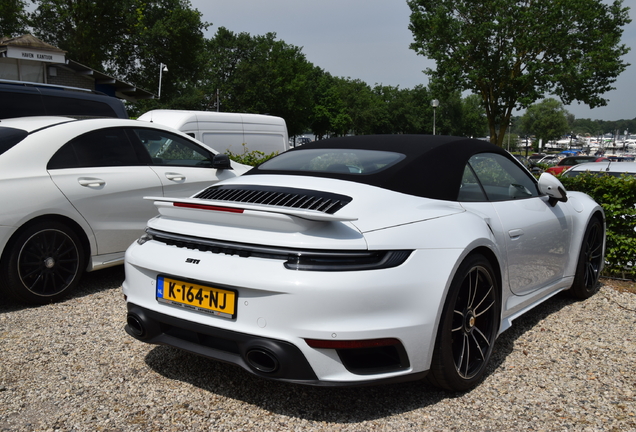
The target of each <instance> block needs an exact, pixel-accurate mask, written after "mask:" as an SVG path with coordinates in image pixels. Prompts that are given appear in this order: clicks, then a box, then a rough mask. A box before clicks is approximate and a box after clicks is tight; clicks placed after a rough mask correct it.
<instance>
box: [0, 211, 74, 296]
mask: <svg viewBox="0 0 636 432" xmlns="http://www.w3.org/2000/svg"><path fill="white" fill-rule="evenodd" d="M85 262H86V259H85V256H84V248H83V247H82V243H81V241H80V239H79V237H78V236H77V234H75V232H74V231H73V230H71V229H69V228H68V227H67V226H66V225H64V224H62V223H59V222H56V221H41V222H37V223H35V224H33V225H30V226H28V227H27V228H26V229H24V230H22V231H21V232H20V233H19V234H18V236H17V237H16V238H15V240H14V241H12V242H11V243H10V244H9V245H8V248H7V250H5V254H4V256H3V259H2V265H1V268H0V270H1V271H2V273H3V274H4V275H5V278H6V279H5V280H4V282H3V284H4V288H5V290H6V291H7V292H8V293H9V294H11V295H12V296H13V297H14V298H16V299H17V300H19V301H22V302H25V303H31V304H46V303H50V302H54V301H57V300H59V299H61V298H62V297H64V296H66V295H67V294H68V293H69V292H70V291H72V290H73V289H74V288H75V287H76V286H77V284H78V282H79V279H80V277H81V275H82V273H83V271H84V268H85Z"/></svg>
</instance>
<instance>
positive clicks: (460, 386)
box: [427, 255, 501, 391]
mask: <svg viewBox="0 0 636 432" xmlns="http://www.w3.org/2000/svg"><path fill="white" fill-rule="evenodd" d="M500 314H501V306H500V299H499V287H498V284H497V278H496V277H495V273H494V271H493V270H492V266H491V265H490V262H489V261H488V260H487V259H486V258H485V257H483V256H482V255H472V256H470V257H468V258H467V259H466V260H465V261H464V262H463V263H462V264H461V265H460V266H459V269H458V270H457V273H456V274H455V277H454V278H453V281H452V283H451V286H450V290H449V292H448V297H447V298H446V302H445V304H444V310H443V312H442V317H441V320H440V323H439V328H438V332H437V338H436V340H435V348H434V351H433V359H432V361H431V368H430V370H429V374H428V376H427V379H428V381H429V383H431V384H433V385H434V386H436V387H440V388H443V389H446V390H451V391H466V390H469V389H471V388H473V387H475V386H476V385H477V384H478V383H479V382H480V381H481V379H482V378H483V375H484V373H485V371H486V366H487V365H488V360H489V359H490V355H491V353H492V349H493V345H494V342H495V339H496V338H497V334H498V332H499V322H500Z"/></svg>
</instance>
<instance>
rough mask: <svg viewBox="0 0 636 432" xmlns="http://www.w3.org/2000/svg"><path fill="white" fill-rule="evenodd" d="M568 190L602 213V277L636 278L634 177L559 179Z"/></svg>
mask: <svg viewBox="0 0 636 432" xmlns="http://www.w3.org/2000/svg"><path fill="white" fill-rule="evenodd" d="M559 180H561V182H562V183H563V186H565V188H566V189H567V190H571V191H581V192H585V193H586V194H588V195H589V196H591V197H592V198H593V199H594V200H595V201H596V202H597V203H599V204H600V205H601V206H602V207H603V209H604V210H605V217H606V223H607V248H606V249H605V261H606V264H605V275H607V276H616V277H621V278H625V279H634V278H635V277H636V232H635V231H634V227H635V226H636V207H635V206H636V177H634V176H631V175H626V174H625V175H622V176H620V177H613V176H610V175H604V176H596V175H593V174H590V173H584V174H581V175H579V176H576V177H559Z"/></svg>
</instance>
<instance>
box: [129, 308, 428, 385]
mask: <svg viewBox="0 0 636 432" xmlns="http://www.w3.org/2000/svg"><path fill="white" fill-rule="evenodd" d="M127 306H128V314H127V319H126V322H127V324H126V326H125V330H126V333H128V334H129V335H130V336H132V337H134V338H135V339H138V340H140V341H142V342H146V343H150V344H157V345H168V346H173V347H176V348H179V349H182V350H185V351H188V352H191V353H194V354H198V355H201V356H204V357H208V358H212V359H215V360H219V361H222V362H225V363H230V364H235V365H237V366H240V367H242V368H243V369H245V370H247V371H249V372H251V373H253V374H255V375H258V376H260V377H263V378H267V379H273V380H279V381H287V382H293V383H298V384H306V385H314V386H327V387H329V386H362V385H377V384H381V383H395V382H404V381H412V380H417V379H421V378H424V376H426V372H423V373H415V374H408V375H400V376H397V377H391V378H386V379H379V380H378V379H377V378H375V379H373V380H368V381H365V380H363V381H355V382H341V381H338V382H334V381H324V380H319V379H318V377H317V376H316V374H315V372H314V371H313V369H312V368H311V366H310V365H309V362H308V361H307V359H306V358H305V356H304V355H303V353H302V351H301V350H300V349H298V347H296V346H295V345H293V344H291V343H289V342H286V341H280V340H275V339H270V338H264V337H260V336H254V335H249V334H244V333H239V332H235V331H230V330H224V329H220V328H216V327H210V326H208V325H203V324H199V323H195V322H191V321H187V320H183V319H180V318H175V317H173V316H169V315H165V314H162V313H159V312H156V311H152V310H150V309H146V308H143V307H141V306H138V305H135V304H133V303H128V305H127ZM347 351H350V352H349V353H348V354H350V355H351V354H353V356H354V357H355V353H351V351H355V350H347ZM399 351H401V352H400V353H399V354H400V355H399V356H398V357H399V358H401V359H402V362H406V365H401V366H400V365H398V368H402V367H405V366H406V367H408V359H406V354H405V352H404V348H403V347H400V348H399ZM360 354H363V355H368V354H369V353H368V352H364V353H362V352H361V353H360ZM378 354H380V353H378ZM371 355H373V353H371Z"/></svg>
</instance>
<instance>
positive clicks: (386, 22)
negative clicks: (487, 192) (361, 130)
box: [191, 0, 636, 120]
mask: <svg viewBox="0 0 636 432" xmlns="http://www.w3.org/2000/svg"><path fill="white" fill-rule="evenodd" d="M191 2H192V6H193V7H194V8H195V9H198V10H199V11H200V12H201V13H202V14H203V21H207V22H208V23H211V24H212V25H211V26H210V27H209V28H208V32H207V34H206V37H208V38H211V37H213V36H214V34H215V33H216V31H217V29H218V28H219V27H226V28H227V29H229V30H231V31H233V32H235V33H240V32H247V33H249V34H251V35H253V36H256V35H264V34H266V33H268V32H272V33H276V35H277V39H278V40H282V41H284V42H286V43H288V44H290V45H294V46H297V47H301V48H302V52H303V53H304V54H305V56H306V57H307V60H308V61H310V62H311V63H313V64H314V65H315V66H318V67H320V68H322V69H323V70H325V71H327V72H329V73H331V74H332V75H334V76H338V77H345V78H352V79H361V80H363V81H365V82H366V83H368V84H369V85H371V86H373V85H374V84H376V83H377V84H382V85H387V86H399V87H400V88H413V87H414V86H416V85H417V84H423V85H428V78H427V76H426V75H425V74H424V73H423V72H422V71H423V70H424V69H426V68H428V67H434V66H435V64H434V62H433V61H431V60H428V59H426V58H424V57H422V56H420V55H417V54H416V53H415V51H413V50H411V49H409V44H410V43H411V42H412V41H413V36H412V34H411V32H410V31H409V29H408V25H409V15H410V9H409V7H408V6H407V4H406V0H231V1H230V0H191ZM623 4H624V5H625V6H628V7H630V8H631V10H630V17H631V18H632V19H633V20H634V21H633V22H632V23H631V24H629V25H628V26H627V27H626V28H625V32H624V33H623V43H625V44H626V45H627V46H629V47H633V48H632V51H630V52H629V53H628V54H627V56H625V61H626V62H627V63H631V64H632V65H631V66H629V67H628V68H627V70H626V71H625V72H623V74H622V75H620V76H619V78H618V80H617V81H616V83H615V84H614V87H616V90H614V91H612V92H609V93H607V94H606V95H605V97H606V98H608V99H609V103H608V106H606V107H602V108H596V109H594V110H591V109H589V108H588V107H587V105H578V104H574V105H570V106H568V107H566V108H567V110H568V111H569V112H571V113H572V114H574V115H575V116H576V118H591V119H593V120H596V119H598V120H620V119H633V118H636V0H625V1H624V2H623Z"/></svg>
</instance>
